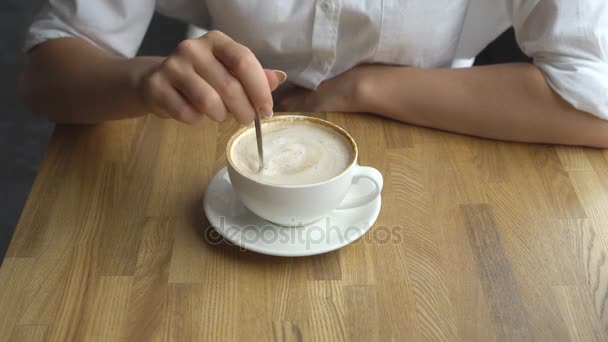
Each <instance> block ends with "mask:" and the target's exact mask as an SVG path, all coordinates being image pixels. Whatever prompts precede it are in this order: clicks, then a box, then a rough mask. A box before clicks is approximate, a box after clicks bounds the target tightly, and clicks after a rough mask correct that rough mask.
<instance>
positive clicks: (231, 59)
mask: <svg viewBox="0 0 608 342" xmlns="http://www.w3.org/2000/svg"><path fill="white" fill-rule="evenodd" d="M213 53H214V55H215V57H216V58H217V59H218V60H219V61H220V62H221V63H222V64H223V65H224V66H226V68H227V69H228V70H229V72H230V73H231V74H233V75H234V76H235V77H236V78H237V79H238V80H239V81H240V83H241V85H242V87H243V88H244V90H245V93H246V94H247V97H248V98H249V100H250V102H251V104H252V105H253V107H254V109H255V111H256V112H258V113H261V114H264V115H266V114H270V113H272V104H273V103H272V94H271V90H270V89H271V88H270V84H269V82H268V78H267V76H266V73H265V72H264V69H263V68H262V65H261V64H260V62H259V61H258V60H257V58H256V57H255V55H254V54H253V52H251V50H249V49H248V48H246V47H244V46H243V45H241V44H238V43H237V42H235V41H233V40H232V39H230V38H227V39H224V40H221V41H219V42H218V43H216V48H214V49H213Z"/></svg>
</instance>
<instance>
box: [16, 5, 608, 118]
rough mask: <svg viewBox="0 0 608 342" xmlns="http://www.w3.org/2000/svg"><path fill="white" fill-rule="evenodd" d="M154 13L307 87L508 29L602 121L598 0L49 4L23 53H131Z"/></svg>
mask: <svg viewBox="0 0 608 342" xmlns="http://www.w3.org/2000/svg"><path fill="white" fill-rule="evenodd" d="M155 10H157V11H158V12H160V13H163V14H165V15H168V16H170V17H174V18H178V19H181V20H183V21H185V22H188V23H190V24H193V25H196V26H199V27H203V28H206V29H217V30H220V31H223V32H225V33H226V34H228V35H229V36H231V37H232V38H234V39H235V40H236V41H238V42H240V43H241V44H243V45H245V46H247V47H249V48H250V49H251V50H252V51H253V52H254V53H255V55H256V56H257V57H258V59H259V60H260V62H261V63H262V65H263V66H264V67H266V68H273V69H281V70H284V71H286V72H287V74H288V76H289V80H290V81H291V82H292V83H294V84H296V85H300V86H303V87H307V88H315V87H317V86H318V85H319V83H321V82H322V81H324V80H326V79H328V78H331V77H333V76H335V75H338V74H340V73H342V72H344V71H347V70H349V69H350V68H352V67H354V66H356V65H358V64H361V63H382V64H394V65H407V66H414V67H422V68H439V67H469V66H471V65H472V63H473V61H474V58H475V56H476V55H477V54H478V53H479V52H480V51H481V50H482V49H483V48H484V47H485V46H486V45H487V44H488V43H490V42H491V41H492V40H493V39H494V38H496V37H497V36H498V35H499V34H500V33H501V32H503V31H504V30H505V29H507V28H508V27H509V26H511V25H513V26H514V28H515V31H516V35H517V41H518V43H519V45H520V47H521V48H522V50H523V51H524V52H525V53H526V54H528V55H529V56H531V57H533V58H534V63H535V64H536V65H537V66H538V67H539V68H540V69H541V70H542V71H543V72H544V74H545V76H546V79H547V81H548V83H549V84H550V85H551V87H552V88H553V89H554V90H555V91H556V92H557V93H558V94H560V95H561V96H562V97H563V98H564V99H565V100H566V101H568V102H569V103H571V104H572V105H573V106H575V107H576V108H578V109H580V110H583V111H586V112H589V113H592V114H594V115H596V116H598V117H600V118H603V119H608V0H433V1H430V0H426V1H425V0H304V1H302V0H299V1H298V0H264V1H262V0H260V1H252V0H156V1H155V0H105V1H104V0H49V1H48V3H47V4H46V5H45V7H44V8H43V9H42V10H41V12H40V14H39V15H38V17H37V18H36V20H35V21H34V23H33V24H32V26H31V27H30V30H29V34H28V37H27V41H26V49H29V48H31V47H33V46H35V45H37V44H40V43H41V42H43V41H46V40H48V39H53V38H59V37H71V36H75V37H81V38H83V39H86V40H88V41H89V42H91V43H93V44H95V45H97V46H99V47H101V48H103V49H106V50H109V51H112V52H114V53H116V54H118V55H122V56H126V57H131V56H134V55H135V53H136V52H137V49H138V48H139V45H140V44H141V41H142V39H143V36H144V34H145V32H146V29H147V27H148V25H149V23H150V19H151V17H152V15H153V12H154V11H155ZM499 81H500V80H497V82H499Z"/></svg>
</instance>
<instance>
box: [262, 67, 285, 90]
mask: <svg viewBox="0 0 608 342" xmlns="http://www.w3.org/2000/svg"><path fill="white" fill-rule="evenodd" d="M264 73H265V74H266V78H267V79H268V85H269V86H270V90H271V91H274V90H275V89H277V87H278V86H279V85H280V84H281V83H283V82H285V80H286V79H287V74H286V73H284V72H283V71H281V70H271V69H264Z"/></svg>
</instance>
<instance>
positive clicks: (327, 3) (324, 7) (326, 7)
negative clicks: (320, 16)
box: [321, 0, 331, 12]
mask: <svg viewBox="0 0 608 342" xmlns="http://www.w3.org/2000/svg"><path fill="white" fill-rule="evenodd" d="M321 9H322V10H324V11H326V12H327V11H329V10H330V9H331V2H330V1H329V0H324V1H323V2H321Z"/></svg>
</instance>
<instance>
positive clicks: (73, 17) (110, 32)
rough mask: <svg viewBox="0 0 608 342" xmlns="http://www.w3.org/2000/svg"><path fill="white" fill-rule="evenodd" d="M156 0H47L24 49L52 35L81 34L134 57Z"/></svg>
mask: <svg viewBox="0 0 608 342" xmlns="http://www.w3.org/2000/svg"><path fill="white" fill-rule="evenodd" d="M154 8H155V0H48V1H46V2H45V4H44V5H43V7H42V9H41V10H40V12H39V13H38V15H37V16H36V18H35V19H34V22H33V23H32V25H31V26H30V28H29V30H28V32H27V36H26V41H25V50H26V51H28V50H30V49H31V48H33V47H34V46H36V45H38V44H40V43H43V42H45V41H47V40H50V39H56V38H64V37H78V38H82V39H85V40H87V41H88V42H90V43H92V44H94V45H96V46H98V47H100V48H102V49H104V50H106V51H110V52H112V53H114V54H117V55H120V56H125V57H132V56H134V55H135V54H136V53H137V50H138V49H139V46H140V45H141V42H142V40H143V37H144V35H145V33H146V30H147V28H148V25H149V24H150V20H151V19H152V15H153V14H154Z"/></svg>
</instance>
